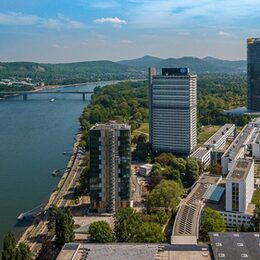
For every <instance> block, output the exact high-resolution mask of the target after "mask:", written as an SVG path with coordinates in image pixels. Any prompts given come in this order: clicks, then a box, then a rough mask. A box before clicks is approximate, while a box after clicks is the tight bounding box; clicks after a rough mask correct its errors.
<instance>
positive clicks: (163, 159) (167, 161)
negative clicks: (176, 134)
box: [155, 153, 175, 166]
mask: <svg viewBox="0 0 260 260" xmlns="http://www.w3.org/2000/svg"><path fill="white" fill-rule="evenodd" d="M174 159H175V156H174V155H173V154H172V153H161V154H160V155H159V156H157V157H156V158H155V162H157V163H159V164H160V165H162V166H167V165H168V166H170V165H172V163H173V160H174Z"/></svg>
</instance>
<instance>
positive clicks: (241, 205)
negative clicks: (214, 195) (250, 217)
mask: <svg viewBox="0 0 260 260" xmlns="http://www.w3.org/2000/svg"><path fill="white" fill-rule="evenodd" d="M253 192H254V161H253V160H245V159H239V160H237V161H236V162H235V163H234V165H233V167H232V168H231V170H230V172H229V174H228V176H227V179H226V211H230V212H237V213H238V212H240V213H245V212H246V210H247V207H248V204H249V203H250V202H251V199H252V196H253Z"/></svg>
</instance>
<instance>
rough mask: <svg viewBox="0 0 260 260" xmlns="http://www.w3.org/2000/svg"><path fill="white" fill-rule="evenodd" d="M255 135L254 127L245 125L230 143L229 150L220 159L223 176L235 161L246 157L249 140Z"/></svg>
mask: <svg viewBox="0 0 260 260" xmlns="http://www.w3.org/2000/svg"><path fill="white" fill-rule="evenodd" d="M255 133H256V128H255V127H253V126H251V125H246V126H245V127H244V128H243V129H242V130H241V132H240V133H239V135H238V136H237V137H236V138H235V140H234V141H233V142H232V143H231V145H230V146H229V148H228V149H227V150H226V152H225V153H224V154H223V156H222V157H221V166H222V169H223V174H224V175H227V174H228V173H229V171H230V170H231V168H232V166H233V165H234V163H235V162H236V160H238V159H240V158H245V157H246V153H247V152H248V150H249V149H248V146H249V144H250V143H251V142H252V141H251V140H252V139H253V137H254V136H255Z"/></svg>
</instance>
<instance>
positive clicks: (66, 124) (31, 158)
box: [0, 83, 108, 248]
mask: <svg viewBox="0 0 260 260" xmlns="http://www.w3.org/2000/svg"><path fill="white" fill-rule="evenodd" d="M107 84H108V83H98V85H99V86H101V85H102V86H103V85H107ZM95 86H97V84H96V83H89V84H86V85H83V86H82V85H81V86H77V87H65V88H60V90H77V91H80V90H85V91H88V90H93V89H94V87H95ZM75 88H76V89H75ZM51 98H54V99H55V102H50V99H51ZM89 101H90V95H86V100H85V101H82V95H75V94H65V95H63V94H56V95H55V94H40V95H37V94H34V95H28V100H27V101H23V99H22V97H21V96H19V97H13V98H9V99H6V100H0V200H1V204H0V248H1V247H2V241H3V237H4V236H5V234H6V233H7V232H8V231H9V230H12V231H15V232H16V234H19V233H21V232H22V230H23V229H24V228H21V227H19V225H17V224H18V223H17V221H16V218H17V216H18V215H19V214H20V213H21V212H26V211H28V210H30V209H32V208H34V207H36V206H38V205H40V204H41V203H44V202H46V201H47V199H48V197H49V195H50V193H51V192H52V191H53V190H54V189H55V186H56V185H57V182H58V178H55V177H53V176H51V173H52V171H53V170H54V169H61V168H64V167H65V166H66V164H67V162H68V160H69V155H63V152H64V151H65V152H68V154H69V153H70V151H71V150H72V146H73V143H74V137H75V135H76V133H77V132H78V129H79V121H78V118H79V116H80V114H81V112H82V111H83V108H84V107H85V106H86V105H87V104H88V103H89Z"/></svg>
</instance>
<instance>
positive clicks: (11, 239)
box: [2, 232, 16, 260]
mask: <svg viewBox="0 0 260 260" xmlns="http://www.w3.org/2000/svg"><path fill="white" fill-rule="evenodd" d="M15 256H16V239H15V235H14V233H13V232H9V233H8V234H7V235H6V236H5V238H4V242H3V251H2V260H15Z"/></svg>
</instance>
